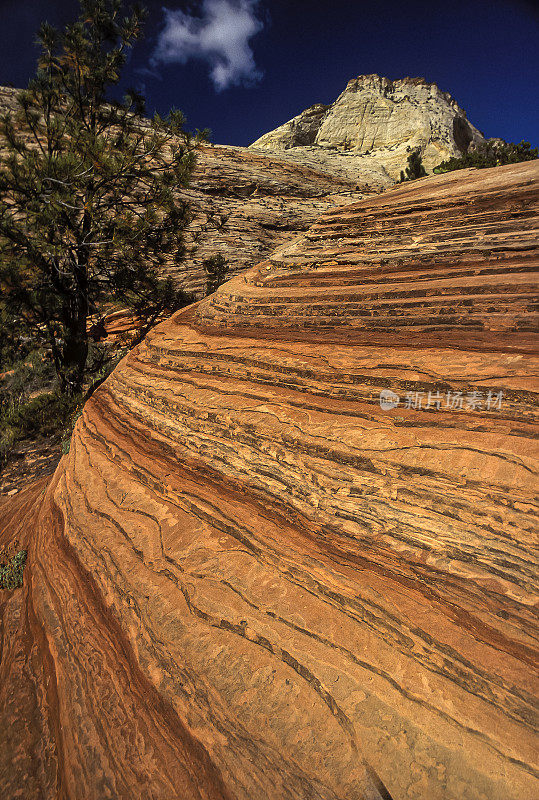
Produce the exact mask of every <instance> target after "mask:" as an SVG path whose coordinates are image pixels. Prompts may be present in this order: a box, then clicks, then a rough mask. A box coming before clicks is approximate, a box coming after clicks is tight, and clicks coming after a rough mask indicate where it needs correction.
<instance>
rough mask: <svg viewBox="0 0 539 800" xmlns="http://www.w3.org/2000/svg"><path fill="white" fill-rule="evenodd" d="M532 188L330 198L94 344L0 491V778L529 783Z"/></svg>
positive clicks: (291, 789) (117, 791)
mask: <svg viewBox="0 0 539 800" xmlns="http://www.w3.org/2000/svg"><path fill="white" fill-rule="evenodd" d="M538 187H539V169H538V163H537V162H536V163H534V162H528V163H525V164H518V165H511V166H508V167H500V168H496V169H492V170H479V171H475V170H468V171H463V172H458V173H452V174H450V175H445V176H439V177H435V178H427V179H423V180H420V181H416V182H414V183H410V184H409V185H403V186H401V187H398V188H396V189H394V190H392V191H390V192H388V193H386V194H384V195H380V196H377V197H375V198H373V199H370V200H365V201H362V202H360V203H358V204H355V205H353V206H347V207H346V208H342V209H338V210H335V211H333V212H330V213H328V214H326V215H325V216H324V217H322V218H321V219H320V221H319V222H318V223H317V224H316V225H314V227H312V228H311V229H310V231H309V232H308V233H307V235H306V236H305V237H303V238H302V239H299V240H297V241H296V242H295V243H294V244H291V245H290V246H289V247H287V248H286V249H282V250H281V251H280V252H278V253H277V254H275V255H274V256H272V258H271V259H270V260H269V261H267V262H265V263H263V264H261V265H259V266H258V267H256V268H253V269H250V270H248V271H246V272H245V273H244V274H242V275H239V276H237V277H235V278H234V279H233V280H231V281H229V282H228V283H227V284H225V285H224V286H222V287H221V288H220V289H219V290H218V291H217V293H216V294H214V295H213V296H211V297H209V298H206V299H205V300H203V301H200V302H199V303H198V304H196V305H195V306H192V307H190V308H188V309H184V310H183V311H181V312H179V313H178V314H176V315H175V316H174V317H173V318H172V319H171V320H169V321H167V322H165V323H163V324H161V325H160V326H158V327H157V328H155V329H154V330H152V331H151V333H150V334H149V335H148V337H147V338H146V340H145V341H144V342H143V343H142V344H141V345H139V346H138V347H137V348H135V350H133V351H132V352H131V353H130V355H129V356H128V357H127V358H126V359H124V361H123V362H122V363H121V364H120V366H119V367H118V368H117V369H116V371H115V372H114V373H113V375H112V376H111V377H110V378H109V379H108V380H107V381H106V382H105V383H104V384H103V385H102V386H101V387H100V389H98V390H97V391H96V393H95V394H94V396H93V397H92V399H91V400H90V402H89V403H88V404H87V405H86V407H85V411H84V413H83V416H82V418H81V419H80V420H79V422H78V423H77V426H76V428H75V433H74V436H73V439H72V443H71V449H70V452H69V454H68V455H67V456H65V457H64V458H63V459H62V462H61V464H60V466H59V468H58V470H57V472H56V474H55V476H54V479H53V480H52V482H51V483H50V485H49V486H48V487H46V488H45V487H44V486H37V487H35V488H31V489H29V490H28V491H27V492H24V493H20V494H19V495H17V496H16V497H15V498H12V499H10V500H8V501H4V502H3V504H2V505H0V544H1V543H3V542H4V541H6V540H7V539H8V538H9V537H17V538H18V539H19V540H20V541H21V543H22V544H23V545H24V546H27V548H28V561H27V565H26V568H25V586H24V588H23V590H22V591H20V590H19V591H15V592H12V593H5V592H4V593H0V613H1V620H2V628H1V630H2V635H1V643H2V651H1V660H0V731H2V733H1V736H2V738H3V741H2V745H3V746H2V747H0V786H1V795H2V798H5V799H6V800H12V798H18V797H24V798H25V799H26V798H27V799H28V800H34V798H35V800H37V798H46V800H49V798H50V799H51V800H52V798H59V797H60V798H66V800H67V798H69V800H79V799H82V798H84V800H104V799H105V798H110V800H112V799H113V798H114V800H116V798H122V800H123V798H126V800H127V798H129V799H131V798H140V799H141V800H142V798H143V799H144V800H149V798H153V799H154V800H171V799H172V798H182V800H184V799H187V798H200V797H203V798H225V797H227V798H235V799H236V800H262V798H264V800H265V799H266V798H270V800H281V798H290V800H292V799H294V800H297V798H312V799H316V800H326V799H328V800H329V798H331V800H336V798H339V799H340V800H366V799H367V798H368V799H369V800H372V799H373V798H388V797H391V798H394V800H401V799H403V798H415V799H416V800H426V798H428V800H456V799H457V798H458V800H535V798H536V797H537V795H538V783H537V739H536V723H537V718H536V690H537V677H536V672H535V667H536V664H537V649H536V643H537V617H536V613H535V611H536V603H537V587H536V577H537V569H536V566H537V559H536V553H537V551H536V549H534V548H535V547H536V543H537V542H536V536H537V529H538V526H537V514H536V508H537V506H536V496H537V480H536V477H537V445H536V441H537V440H536V438H535V437H536V433H537V422H536V411H537V390H538V387H537V371H538V362H537V357H536V347H537V338H536V335H535V333H534V328H535V325H536V317H535V316H534V310H533V305H532V303H533V297H534V293H535V290H536V284H537V275H536V271H537V265H538V236H537V227H536V219H537V207H538V205H539V195H538ZM534 337H535V338H534ZM383 390H385V391H386V392H388V391H391V392H394V393H395V394H396V395H398V397H399V402H398V405H396V406H395V407H394V408H392V409H388V410H384V409H382V408H381V406H380V402H379V400H380V393H381V392H382V391H383ZM429 393H430V396H429ZM448 393H449V395H448ZM459 393H460V394H459ZM489 393H490V395H489ZM500 393H501V395H500ZM390 397H391V396H390ZM448 400H449V402H448ZM419 401H421V404H420V402H419ZM461 402H462V407H461ZM479 402H480V405H478V403H479ZM420 405H421V407H420ZM427 405H428V407H427ZM408 406H409V407H408ZM438 406H439V407H438ZM487 406H488V408H487ZM498 406H499V407H498ZM43 490H44V494H41V495H40V494H39V493H40V492H42V491H43Z"/></svg>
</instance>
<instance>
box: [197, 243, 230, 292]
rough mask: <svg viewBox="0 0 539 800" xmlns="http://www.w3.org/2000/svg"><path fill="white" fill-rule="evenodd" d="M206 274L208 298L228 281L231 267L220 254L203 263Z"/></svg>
mask: <svg viewBox="0 0 539 800" xmlns="http://www.w3.org/2000/svg"><path fill="white" fill-rule="evenodd" d="M202 266H203V267H204V270H205V272H206V276H207V278H206V296H207V295H209V294H212V293H213V292H215V291H216V289H218V288H219V286H221V284H222V283H224V282H225V281H226V280H227V274H228V270H229V266H228V264H227V263H226V259H225V257H224V256H223V255H222V254H221V253H218V254H217V255H214V256H211V257H210V258H207V259H205V261H203V262H202Z"/></svg>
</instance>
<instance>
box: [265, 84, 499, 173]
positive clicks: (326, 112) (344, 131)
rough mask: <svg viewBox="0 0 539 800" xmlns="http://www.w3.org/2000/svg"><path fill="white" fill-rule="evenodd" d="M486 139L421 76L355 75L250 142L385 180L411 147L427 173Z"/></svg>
mask: <svg viewBox="0 0 539 800" xmlns="http://www.w3.org/2000/svg"><path fill="white" fill-rule="evenodd" d="M482 141H484V137H483V134H482V133H481V132H480V131H478V130H477V128H475V127H474V126H473V125H472V124H471V123H470V122H469V121H468V119H467V118H466V112H465V111H464V110H463V109H462V108H460V106H459V105H458V104H457V102H456V101H455V100H454V99H453V98H452V97H451V95H450V94H449V93H448V92H442V91H441V90H440V89H439V88H438V86H437V85H436V84H435V83H428V82H427V81H426V80H424V79H423V78H403V79H402V80H396V81H390V80H388V79H387V78H381V77H380V76H379V75H360V76H359V77H357V78H353V79H352V80H351V81H349V82H348V85H347V86H346V88H345V90H344V91H343V92H342V94H340V95H339V97H338V98H337V100H335V102H334V103H331V104H330V105H322V104H317V105H314V106H311V108H308V109H306V110H305V111H303V112H302V113H301V114H299V115H298V116H296V117H294V118H293V119H291V120H289V121H288V122H285V123H284V124H283V125H280V126H279V127H278V128H276V129H275V130H273V131H270V132H269V133H266V134H264V136H261V137H260V138H259V139H257V140H256V142H253V144H252V145H251V148H252V149H256V150H270V151H274V152H280V151H285V152H286V155H287V156H288V157H289V158H290V159H291V160H296V161H298V162H302V163H305V164H310V165H316V166H318V168H324V167H325V168H326V169H327V170H331V171H334V172H336V174H340V175H342V176H345V175H346V176H348V177H349V178H350V179H351V180H354V181H358V180H359V181H360V182H361V181H364V180H371V181H372V180H373V176H374V175H377V177H378V181H379V182H382V183H385V185H390V184H391V183H393V182H394V181H395V180H396V179H397V178H398V177H399V175H400V171H401V170H402V169H404V168H405V166H406V161H407V156H408V153H409V151H410V150H411V149H418V150H419V151H420V152H421V155H422V159H423V164H424V166H425V168H426V170H427V171H428V172H430V171H432V169H433V168H434V167H435V166H436V165H437V164H439V163H440V162H441V161H444V160H445V159H447V158H450V157H451V156H460V155H462V154H463V153H466V152H467V151H468V149H469V148H470V147H475V146H476V145H477V144H478V143H480V142H482Z"/></svg>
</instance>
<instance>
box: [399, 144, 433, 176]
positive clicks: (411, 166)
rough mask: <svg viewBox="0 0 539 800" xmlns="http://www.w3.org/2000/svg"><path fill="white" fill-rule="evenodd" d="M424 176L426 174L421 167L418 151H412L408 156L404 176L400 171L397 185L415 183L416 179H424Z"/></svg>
mask: <svg viewBox="0 0 539 800" xmlns="http://www.w3.org/2000/svg"><path fill="white" fill-rule="evenodd" d="M426 174H427V173H426V171H425V167H424V166H423V162H422V160H421V154H420V152H419V150H412V152H411V153H410V155H409V156H408V166H407V167H406V175H405V174H404V171H403V170H401V177H400V181H399V183H404V182H405V181H415V180H416V179H417V178H424V177H425V175H426Z"/></svg>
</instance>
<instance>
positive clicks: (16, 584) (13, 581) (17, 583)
mask: <svg viewBox="0 0 539 800" xmlns="http://www.w3.org/2000/svg"><path fill="white" fill-rule="evenodd" d="M26 557H27V552H26V550H19V552H18V553H17V554H16V555H14V556H13V558H10V559H9V561H7V562H6V563H0V589H8V590H11V589H19V588H20V587H21V586H22V580H23V571H24V565H25V564H26Z"/></svg>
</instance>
